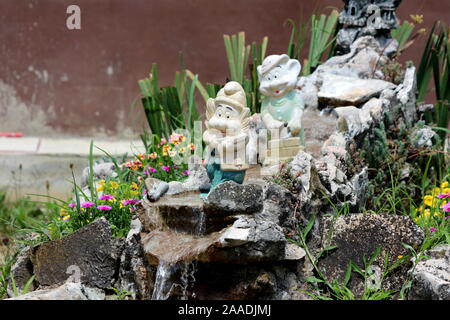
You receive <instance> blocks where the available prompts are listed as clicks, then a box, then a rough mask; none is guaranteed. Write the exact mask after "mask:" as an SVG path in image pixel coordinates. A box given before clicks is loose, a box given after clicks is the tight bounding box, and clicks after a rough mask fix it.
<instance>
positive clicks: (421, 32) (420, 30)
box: [417, 28, 427, 34]
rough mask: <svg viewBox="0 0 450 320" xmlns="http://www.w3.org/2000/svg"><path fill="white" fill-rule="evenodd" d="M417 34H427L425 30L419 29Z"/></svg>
mask: <svg viewBox="0 0 450 320" xmlns="http://www.w3.org/2000/svg"><path fill="white" fill-rule="evenodd" d="M417 33H419V34H425V33H427V28H420V29H419V31H417Z"/></svg>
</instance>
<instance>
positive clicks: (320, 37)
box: [287, 10, 339, 76]
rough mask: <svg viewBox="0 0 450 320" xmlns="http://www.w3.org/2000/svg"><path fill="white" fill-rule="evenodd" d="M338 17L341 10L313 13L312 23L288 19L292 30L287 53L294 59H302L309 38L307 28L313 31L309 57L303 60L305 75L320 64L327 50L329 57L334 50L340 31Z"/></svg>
mask: <svg viewBox="0 0 450 320" xmlns="http://www.w3.org/2000/svg"><path fill="white" fill-rule="evenodd" d="M338 18H339V12H338V11H337V10H333V11H331V13H330V14H329V15H328V16H327V15H325V14H321V15H320V16H316V15H315V14H314V15H312V17H311V21H310V24H305V23H303V22H302V21H299V23H298V25H297V24H296V23H295V22H294V21H293V20H292V19H288V20H287V23H289V24H290V25H291V30H292V31H291V37H290V39H289V44H288V50H287V54H288V55H289V56H290V57H291V58H292V59H298V60H300V57H301V54H302V51H303V48H304V46H305V43H306V38H307V37H306V32H305V30H308V29H310V32H311V34H310V44H309V51H308V59H305V60H304V62H303V75H304V76H307V75H309V74H311V73H312V72H313V71H314V70H315V69H316V68H317V67H318V66H319V64H320V63H321V62H322V61H323V58H324V56H325V53H326V52H327V51H328V52H329V53H330V54H329V55H328V57H329V56H330V55H331V53H332V52H333V51H334V46H335V44H336V35H337V32H338Z"/></svg>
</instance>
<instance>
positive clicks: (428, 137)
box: [412, 126, 436, 148]
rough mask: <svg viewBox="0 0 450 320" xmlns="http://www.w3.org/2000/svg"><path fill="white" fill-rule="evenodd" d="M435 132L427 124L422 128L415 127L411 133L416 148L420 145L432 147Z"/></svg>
mask: <svg viewBox="0 0 450 320" xmlns="http://www.w3.org/2000/svg"><path fill="white" fill-rule="evenodd" d="M435 135H436V133H435V132H434V131H433V129H431V128H430V127H428V126H425V127H424V128H421V129H417V130H415V131H414V132H413V133H412V141H413V143H414V146H415V147H417V148H421V147H432V146H433V140H432V139H433V137H434V136H435Z"/></svg>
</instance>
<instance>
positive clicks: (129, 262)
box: [114, 217, 153, 300]
mask: <svg viewBox="0 0 450 320" xmlns="http://www.w3.org/2000/svg"><path fill="white" fill-rule="evenodd" d="M142 231H143V226H142V224H141V222H140V220H139V219H138V218H137V217H134V218H133V220H132V222H131V229H130V231H129V232H128V235H127V237H126V239H125V246H124V249H123V251H122V255H121V257H120V268H119V272H118V279H117V282H116V283H115V285H114V286H115V287H116V288H117V289H119V290H125V291H127V292H130V293H131V296H132V298H133V299H139V300H149V299H151V293H152V292H153V285H152V283H151V281H150V277H151V274H152V270H151V268H150V267H149V266H148V264H147V263H146V260H145V258H144V252H143V248H142V246H141V241H140V240H141V236H140V234H141V232H142Z"/></svg>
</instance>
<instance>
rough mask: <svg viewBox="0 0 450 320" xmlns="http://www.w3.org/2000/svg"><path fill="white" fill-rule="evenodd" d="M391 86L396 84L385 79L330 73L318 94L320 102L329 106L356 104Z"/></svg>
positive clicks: (393, 86)
mask: <svg viewBox="0 0 450 320" xmlns="http://www.w3.org/2000/svg"><path fill="white" fill-rule="evenodd" d="M389 88H395V85H394V84H392V83H390V82H387V81H384V80H377V79H367V80H364V79H354V78H349V77H342V76H332V75H328V76H327V77H326V78H325V79H324V82H323V85H322V87H321V88H320V91H319V94H318V97H319V103H321V104H322V105H327V106H328V105H333V106H349V105H350V106H356V105H359V104H361V103H364V102H366V101H368V100H369V99H371V98H373V97H377V96H379V95H380V93H381V92H382V91H383V90H385V89H389Z"/></svg>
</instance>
